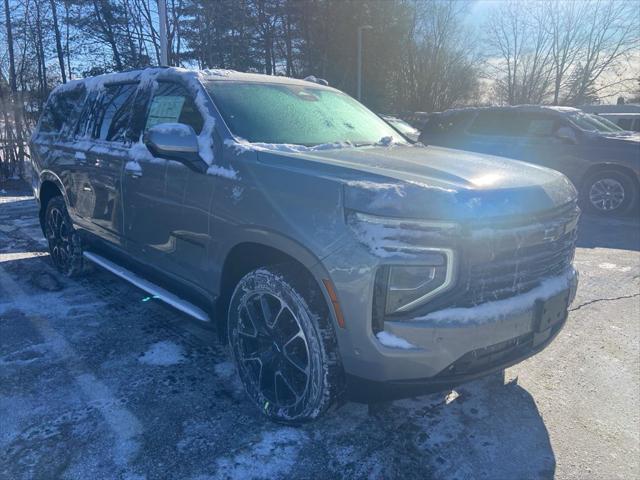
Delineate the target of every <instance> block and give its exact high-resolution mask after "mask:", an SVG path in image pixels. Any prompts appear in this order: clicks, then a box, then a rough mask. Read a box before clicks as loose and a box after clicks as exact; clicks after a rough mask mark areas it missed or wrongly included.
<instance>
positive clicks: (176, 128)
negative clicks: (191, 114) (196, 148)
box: [153, 122, 190, 137]
mask: <svg viewBox="0 0 640 480" xmlns="http://www.w3.org/2000/svg"><path fill="white" fill-rule="evenodd" d="M153 130H155V131H156V132H158V133H163V134H165V135H177V136H179V137H188V136H189V135H190V132H189V129H188V128H185V125H184V124H183V123H169V122H167V123H159V124H157V125H154V127H153Z"/></svg>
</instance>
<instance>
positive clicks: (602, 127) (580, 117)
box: [569, 113, 623, 133]
mask: <svg viewBox="0 0 640 480" xmlns="http://www.w3.org/2000/svg"><path fill="white" fill-rule="evenodd" d="M569 119H570V120H571V121H572V122H573V123H574V124H575V125H576V126H577V127H578V128H580V129H582V130H587V131H589V132H599V133H613V132H621V131H623V130H622V129H621V128H620V127H618V126H617V125H615V124H613V123H612V122H609V121H607V122H606V123H605V122H603V121H602V120H603V119H601V118H599V117H597V116H596V115H592V114H590V113H572V114H571V115H569ZM609 124H610V125H609Z"/></svg>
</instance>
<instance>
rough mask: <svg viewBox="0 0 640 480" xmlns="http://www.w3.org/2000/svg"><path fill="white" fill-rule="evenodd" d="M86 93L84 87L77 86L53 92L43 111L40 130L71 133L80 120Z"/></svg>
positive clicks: (64, 133)
mask: <svg viewBox="0 0 640 480" xmlns="http://www.w3.org/2000/svg"><path fill="white" fill-rule="evenodd" d="M85 93H86V91H85V89H84V87H77V88H74V89H73V90H69V91H63V92H59V93H56V94H52V95H51V97H50V98H49V101H48V102H47V104H46V106H45V108H44V112H43V113H42V119H41V120H40V132H43V133H60V134H62V135H63V136H64V135H69V134H70V133H71V132H72V131H73V127H74V126H75V123H76V121H77V120H78V115H79V113H80V110H81V109H82V105H83V102H84V97H85Z"/></svg>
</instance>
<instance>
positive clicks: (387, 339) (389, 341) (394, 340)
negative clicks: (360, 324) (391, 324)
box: [376, 331, 419, 350]
mask: <svg viewBox="0 0 640 480" xmlns="http://www.w3.org/2000/svg"><path fill="white" fill-rule="evenodd" d="M376 338H377V339H378V341H379V342H380V343H381V344H382V345H384V346H385V347H391V348H401V349H403V350H412V349H414V348H419V347H416V346H415V345H414V344H413V343H411V342H408V341H407V340H405V339H404V338H400V337H398V336H396V335H394V334H393V333H391V332H387V331H382V332H378V333H377V334H376Z"/></svg>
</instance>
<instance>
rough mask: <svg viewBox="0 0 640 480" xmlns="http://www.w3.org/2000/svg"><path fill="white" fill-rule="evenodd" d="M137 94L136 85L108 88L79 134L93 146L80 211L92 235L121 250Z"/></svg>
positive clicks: (101, 95)
mask: <svg viewBox="0 0 640 480" xmlns="http://www.w3.org/2000/svg"><path fill="white" fill-rule="evenodd" d="M136 90H137V83H129V82H128V83H116V84H110V85H106V86H105V88H104V89H102V90H100V91H98V93H97V94H96V97H95V99H94V101H93V102H92V103H91V104H90V105H88V107H87V108H88V109H89V110H88V111H87V112H86V113H85V117H86V123H84V124H83V125H81V126H80V128H81V131H79V136H80V137H81V138H85V139H90V143H91V148H90V149H89V150H87V151H86V154H85V155H86V159H85V171H86V172H87V178H86V183H84V184H83V185H82V186H81V189H80V190H79V197H80V198H79V200H80V203H81V208H80V210H81V211H82V214H83V216H88V217H89V218H90V225H89V226H88V229H89V230H90V231H91V232H92V233H94V234H95V235H97V236H99V237H100V238H102V239H104V240H106V241H107V242H110V243H112V244H114V245H116V246H119V247H122V248H124V241H123V238H124V237H123V234H124V214H123V205H122V174H123V170H124V166H125V163H126V161H127V159H128V158H127V157H128V151H129V148H130V146H131V140H130V139H129V138H128V136H127V132H128V129H129V124H130V120H131V115H132V103H133V99H134V98H135V95H136ZM80 143H82V142H80Z"/></svg>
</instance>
